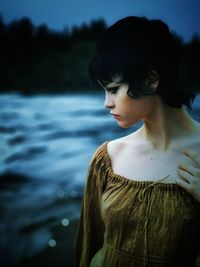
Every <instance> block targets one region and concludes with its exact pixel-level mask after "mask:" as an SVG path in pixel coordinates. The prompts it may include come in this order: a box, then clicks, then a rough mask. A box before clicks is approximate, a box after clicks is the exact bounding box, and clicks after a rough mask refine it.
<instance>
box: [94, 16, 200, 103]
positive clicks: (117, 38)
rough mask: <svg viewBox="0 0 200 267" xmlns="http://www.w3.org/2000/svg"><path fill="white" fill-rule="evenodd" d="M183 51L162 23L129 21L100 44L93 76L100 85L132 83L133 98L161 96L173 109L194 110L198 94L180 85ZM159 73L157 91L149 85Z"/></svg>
mask: <svg viewBox="0 0 200 267" xmlns="http://www.w3.org/2000/svg"><path fill="white" fill-rule="evenodd" d="M180 49H181V42H180V40H179V39H178V38H177V37H176V36H175V35H174V34H173V33H171V32H170V31H169V28H168V26H167V25H166V24H165V23H164V22H162V21H161V20H155V19H154V20H150V19H147V18H146V17H135V16H130V17H126V18H123V19H121V20H119V21H117V22H116V23H115V24H113V25H112V26H110V27H108V28H107V29H106V30H105V32H103V34H102V35H101V36H100V38H99V39H98V40H97V43H96V47H95V49H94V52H93V54H92V55H91V58H90V62H89V74H90V77H91V79H92V81H93V83H94V84H96V85H98V82H100V83H101V84H104V85H106V84H108V83H110V82H112V81H113V77H116V76H121V77H122V80H121V81H120V82H125V83H128V85H129V89H128V92H127V94H128V95H129V96H130V97H132V98H135V99H138V98H141V97H144V96H148V95H152V94H158V95H159V96H160V97H161V98H162V100H163V101H164V102H165V103H166V104H167V105H169V106H171V107H177V108H180V107H181V106H182V105H186V106H188V107H189V108H191V104H192V102H193V100H194V98H195V94H193V93H191V92H187V91H183V90H181V89H180V88H179V84H178V80H179V55H180ZM152 73H153V76H152ZM155 73H156V74H157V78H158V79H159V85H158V87H157V89H156V91H155V90H154V89H152V88H151V86H149V85H148V84H147V83H145V81H146V79H148V77H151V78H152V77H154V76H155ZM150 81H151V79H150Z"/></svg>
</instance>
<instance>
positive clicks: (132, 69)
mask: <svg viewBox="0 0 200 267" xmlns="http://www.w3.org/2000/svg"><path fill="white" fill-rule="evenodd" d="M133 51H134V49H131V50H129V49H127V47H126V48H125V47H120V48H119V47H115V48H114V49H112V50H111V49H110V50H109V51H104V52H101V51H97V50H95V52H94V54H93V55H92V56H91V59H90V62H89V68H88V70H89V74H90V77H91V80H92V82H93V84H94V85H98V86H99V83H98V81H99V82H100V83H101V84H102V85H106V84H108V83H110V82H113V80H114V78H116V77H121V80H120V82H123V83H129V82H130V77H132V78H133V79H134V80H135V84H137V81H139V80H142V79H143V77H144V74H145V72H146V71H147V70H145V69H144V66H146V64H144V63H143V62H142V63H141V58H140V60H139V58H138V56H137V54H136V53H134V54H133Z"/></svg>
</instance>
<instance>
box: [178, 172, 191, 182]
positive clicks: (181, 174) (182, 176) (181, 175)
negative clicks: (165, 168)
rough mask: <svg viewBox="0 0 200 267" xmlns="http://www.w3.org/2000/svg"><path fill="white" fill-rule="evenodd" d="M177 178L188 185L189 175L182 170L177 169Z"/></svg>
mask: <svg viewBox="0 0 200 267" xmlns="http://www.w3.org/2000/svg"><path fill="white" fill-rule="evenodd" d="M177 173H178V176H179V178H180V179H182V180H184V181H185V182H187V183H190V181H191V174H189V173H188V172H186V171H184V170H182V169H178V171H177Z"/></svg>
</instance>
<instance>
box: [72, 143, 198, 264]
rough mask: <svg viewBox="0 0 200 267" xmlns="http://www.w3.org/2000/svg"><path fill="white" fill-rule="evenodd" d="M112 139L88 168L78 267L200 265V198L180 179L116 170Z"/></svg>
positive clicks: (76, 248) (76, 251)
mask: <svg viewBox="0 0 200 267" xmlns="http://www.w3.org/2000/svg"><path fill="white" fill-rule="evenodd" d="M107 143H108V141H106V142H104V143H103V144H102V145H101V146H100V147H99V148H98V149H97V150H96V152H95V154H94V156H93V158H92V161H91V164H90V167H89V170H88V176H87V182H86V186H85V190H84V197H83V203H82V210H81V216H80V221H79V226H78V230H77V236H76V241H75V267H144V266H151V267H154V266H155V267H156V266H157V267H158V266H162V267H184V266H187V267H194V266H200V265H198V264H196V265H195V261H196V259H197V256H198V253H199V251H200V203H199V202H198V201H196V200H195V199H194V198H193V197H192V196H191V195H190V194H188V193H187V192H186V191H185V190H184V189H183V188H181V187H179V186H178V185H177V184H174V183H164V182H157V183H155V182H152V181H134V180H131V179H128V178H125V177H123V176H120V175H117V174H114V173H113V170H112V166H111V160H110V158H109V155H108V153H107Z"/></svg>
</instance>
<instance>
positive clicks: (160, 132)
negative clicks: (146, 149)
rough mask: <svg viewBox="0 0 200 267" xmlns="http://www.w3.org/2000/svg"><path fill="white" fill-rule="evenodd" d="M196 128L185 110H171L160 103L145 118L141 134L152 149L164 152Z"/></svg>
mask: <svg viewBox="0 0 200 267" xmlns="http://www.w3.org/2000/svg"><path fill="white" fill-rule="evenodd" d="M196 128H197V125H196V122H195V121H194V120H193V119H192V118H191V117H190V116H189V114H188V113H187V111H186V109H185V108H180V109H179V108H172V107H169V106H167V105H165V104H163V103H161V102H160V103H158V104H157V105H156V108H155V109H154V110H153V111H152V112H151V114H149V116H148V118H145V120H144V125H143V127H142V132H143V135H144V137H145V139H146V140H147V141H149V142H150V143H151V145H152V146H153V148H154V149H157V150H162V151H166V150H168V149H170V148H171V147H173V145H174V144H177V142H179V141H180V137H181V138H183V137H184V136H185V137H188V136H189V134H191V133H194V132H195V129H196Z"/></svg>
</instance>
